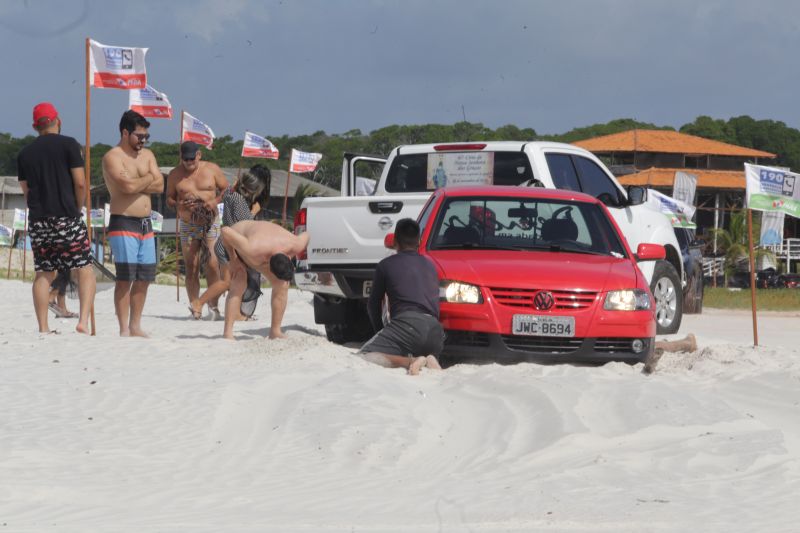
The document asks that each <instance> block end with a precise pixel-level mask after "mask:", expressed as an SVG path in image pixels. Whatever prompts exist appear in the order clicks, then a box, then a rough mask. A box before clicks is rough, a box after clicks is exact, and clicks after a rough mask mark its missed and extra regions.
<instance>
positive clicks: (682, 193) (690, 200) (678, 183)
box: [672, 171, 697, 205]
mask: <svg viewBox="0 0 800 533" xmlns="http://www.w3.org/2000/svg"><path fill="white" fill-rule="evenodd" d="M696 190H697V176H695V175H694V174H689V173H688V172H681V171H677V172H675V181H674V182H673V183H672V197H673V198H675V199H676V200H680V201H681V202H683V203H685V204H686V205H694V193H695V191H696Z"/></svg>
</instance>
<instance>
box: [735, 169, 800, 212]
mask: <svg viewBox="0 0 800 533" xmlns="http://www.w3.org/2000/svg"><path fill="white" fill-rule="evenodd" d="M744 175H745V179H746V181H747V194H746V199H745V206H746V207H747V208H749V209H755V210H757V211H777V212H781V213H786V214H787V215H791V216H793V217H796V218H800V174H796V173H794V172H789V171H788V170H784V169H780V168H775V167H764V166H761V165H751V164H749V163H745V164H744Z"/></svg>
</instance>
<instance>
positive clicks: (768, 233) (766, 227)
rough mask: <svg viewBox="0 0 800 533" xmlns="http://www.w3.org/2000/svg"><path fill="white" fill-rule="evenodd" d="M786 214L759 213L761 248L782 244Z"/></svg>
mask: <svg viewBox="0 0 800 533" xmlns="http://www.w3.org/2000/svg"><path fill="white" fill-rule="evenodd" d="M785 217H786V213H784V212H782V211H764V212H762V213H761V239H760V243H761V246H766V245H768V244H772V245H774V244H781V243H782V242H783V220H784V218H785Z"/></svg>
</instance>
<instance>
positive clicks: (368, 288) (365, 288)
mask: <svg viewBox="0 0 800 533" xmlns="http://www.w3.org/2000/svg"><path fill="white" fill-rule="evenodd" d="M361 294H362V295H363V296H364V298H367V297H368V296H369V295H370V294H372V280H371V279H369V280H367V281H365V282H364V285H362V286H361Z"/></svg>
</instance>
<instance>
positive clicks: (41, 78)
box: [0, 0, 800, 148]
mask: <svg viewBox="0 0 800 533" xmlns="http://www.w3.org/2000/svg"><path fill="white" fill-rule="evenodd" d="M86 37H91V38H93V39H95V40H97V41H99V42H101V43H103V44H110V45H120V46H141V47H148V48H149V49H150V50H149V52H148V54H147V74H148V82H149V83H150V84H151V85H152V86H154V87H155V88H156V89H158V90H160V91H163V92H165V93H166V94H167V95H168V96H169V98H170V100H171V102H172V104H173V107H174V108H175V109H176V111H177V114H178V115H179V114H180V110H181V109H185V110H186V111H188V112H190V113H192V114H193V115H195V116H196V117H197V118H199V119H201V120H203V121H205V122H206V123H208V124H209V125H210V126H211V127H212V128H213V129H214V131H215V133H216V134H217V135H218V136H221V135H225V134H229V135H232V136H233V137H234V138H236V139H240V138H242V137H243V135H244V131H245V130H246V129H249V130H251V131H254V132H256V133H261V134H264V135H267V136H277V135H280V134H284V133H288V134H301V133H313V132H314V131H318V130H325V131H326V132H328V133H343V132H346V131H348V130H351V129H355V128H359V129H361V130H362V131H363V132H364V133H367V132H369V131H372V130H374V129H377V128H380V127H383V126H387V125H391V124H427V123H443V124H452V123H454V122H457V121H460V120H463V118H465V117H466V119H467V120H468V121H470V122H482V123H483V124H485V125H486V126H489V127H491V128H496V127H499V126H502V125H505V124H515V125H517V126H519V127H531V128H534V129H535V130H536V131H537V132H538V133H563V132H565V131H568V130H570V129H572V128H574V127H579V126H587V125H590V124H594V123H602V122H607V121H609V120H611V119H615V118H635V119H637V120H641V121H647V122H652V123H655V124H658V125H669V126H673V127H679V126H681V125H683V124H685V123H687V122H691V121H692V120H694V119H695V117H697V116H698V115H701V114H706V115H710V116H712V117H714V118H722V119H728V118H730V117H733V116H739V115H745V114H746V115H750V116H752V117H754V118H756V119H775V120H782V121H784V122H786V123H787V124H788V125H789V126H792V127H795V128H800V106H798V95H799V94H800V90H799V88H800V68H798V65H799V64H800V2H795V1H793V0H775V1H770V0H765V1H761V2H754V1H751V0H713V1H712V0H704V1H690V0H661V1H648V0H586V1H577V0H576V1H569V0H561V1H552V0H550V1H537V0H527V1H503V0H493V1H477V0H472V1H470V0H453V1H449V0H448V1H436V0H420V1H416V0H397V1H389V0H341V1H335V0H317V1H311V0H309V1H303V0H269V1H257V0H191V1H166V0H159V1H155V0H128V1H125V2H117V1H112V0H102V1H94V0H72V1H63V0H62V1H54V0H49V1H44V0H0V58H1V59H2V62H0V68H1V69H2V73H3V75H2V79H3V82H2V95H3V98H2V104H1V105H0V132H7V133H12V134H14V135H16V136H21V135H24V134H27V133H30V132H31V129H30V124H31V109H32V107H33V106H34V105H35V104H36V103H37V102H40V101H43V100H47V101H52V102H53V103H54V104H55V105H56V107H57V108H58V109H59V111H60V113H61V116H62V119H63V122H64V133H66V134H69V135H72V136H74V137H77V138H78V139H80V140H81V141H83V139H84V135H85V133H84V132H85V125H84V124H85V103H84V102H85V92H84V79H85V74H84V39H85V38H86ZM127 102H128V100H127V93H125V92H124V91H118V90H109V89H92V129H91V131H92V142H93V143H94V142H106V143H109V144H113V143H116V142H117V140H118V131H117V123H118V121H119V116H120V115H121V113H122V112H123V111H124V110H125V108H126V107H127ZM153 123H154V125H153V127H152V128H151V133H152V134H153V137H154V140H161V141H167V142H173V141H177V138H178V135H179V127H180V125H179V120H172V121H165V120H154V121H153ZM279 148H280V147H279Z"/></svg>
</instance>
